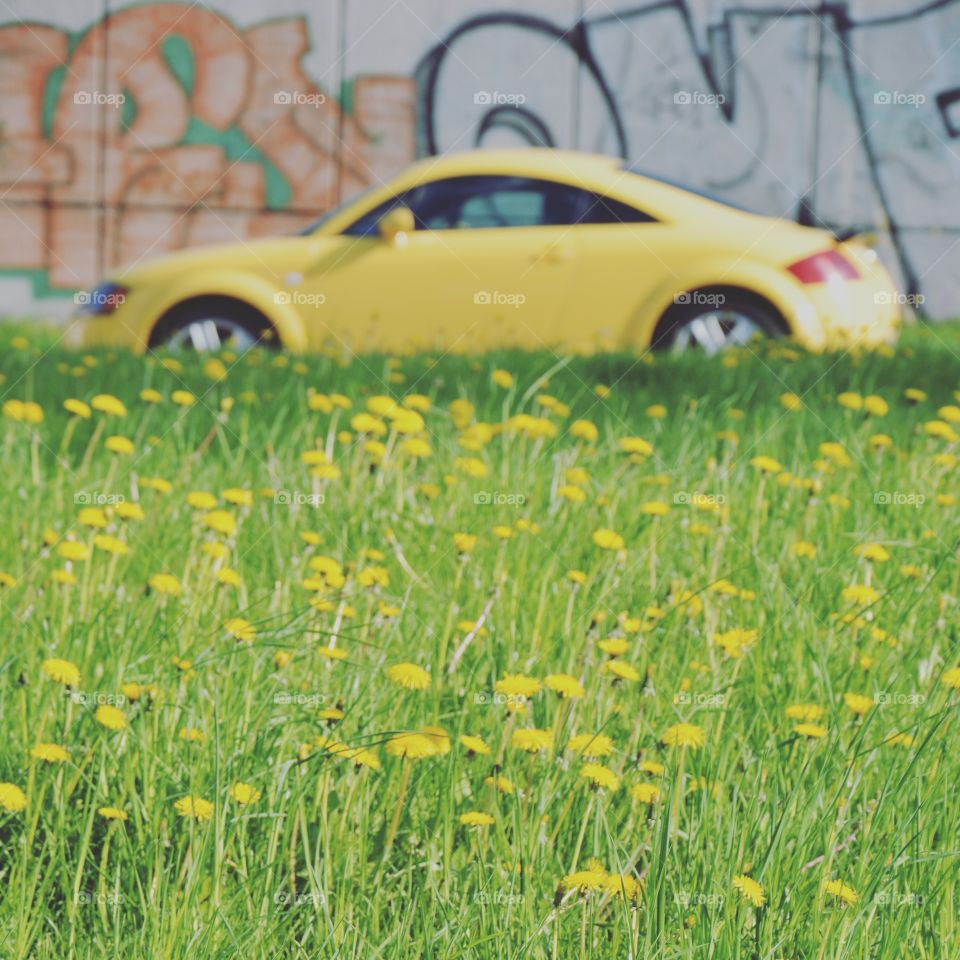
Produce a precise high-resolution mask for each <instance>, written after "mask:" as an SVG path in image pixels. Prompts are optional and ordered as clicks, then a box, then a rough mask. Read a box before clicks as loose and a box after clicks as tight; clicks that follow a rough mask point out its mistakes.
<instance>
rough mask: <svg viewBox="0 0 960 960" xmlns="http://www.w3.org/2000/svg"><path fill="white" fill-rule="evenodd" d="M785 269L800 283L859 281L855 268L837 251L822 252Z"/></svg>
mask: <svg viewBox="0 0 960 960" xmlns="http://www.w3.org/2000/svg"><path fill="white" fill-rule="evenodd" d="M787 269H788V270H789V271H790V272H791V273H792V274H793V275H794V276H795V277H796V278H797V279H798V280H799V281H800V282H801V283H826V282H827V281H828V280H832V279H834V278H837V279H838V280H859V279H860V274H859V273H858V272H857V268H856V267H855V266H854V265H853V264H852V263H851V262H850V261H849V260H848V259H847V258H846V257H845V256H844V255H843V254H842V253H841V252H840V251H839V250H824V251H823V252H822V253H815V254H814V255H813V256H812V257H806V258H805V259H803V260H798V261H797V262H796V263H791V264H790V266H789V267H787Z"/></svg>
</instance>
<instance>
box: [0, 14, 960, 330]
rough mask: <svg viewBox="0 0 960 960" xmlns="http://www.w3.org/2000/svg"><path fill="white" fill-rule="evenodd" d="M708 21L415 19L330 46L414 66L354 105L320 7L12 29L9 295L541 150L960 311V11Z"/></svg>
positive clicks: (374, 74) (0, 170)
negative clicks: (420, 162) (731, 208)
mask: <svg viewBox="0 0 960 960" xmlns="http://www.w3.org/2000/svg"><path fill="white" fill-rule="evenodd" d="M693 2H694V0H647V2H642V3H638V4H637V5H635V6H624V7H622V8H617V9H615V10H610V8H608V7H604V8H603V12H602V13H601V14H599V15H593V14H591V15H588V16H586V17H584V18H582V19H579V20H577V19H576V18H575V17H574V19H573V22H572V23H571V22H564V21H562V20H561V19H559V18H558V17H557V14H556V12H555V11H556V9H557V6H558V3H557V0H534V2H532V3H530V4H529V6H528V8H527V9H531V8H538V7H539V8H541V9H542V10H543V13H542V15H537V14H535V13H532V12H525V13H519V12H497V11H496V10H495V9H494V10H491V9H490V8H489V7H488V5H487V4H488V0H462V3H461V4H459V5H458V11H462V12H458V13H457V14H455V15H454V14H451V13H450V12H449V11H448V10H447V9H446V8H444V10H443V13H442V16H443V18H444V19H443V25H442V26H441V25H439V24H432V25H431V26H430V29H429V30H427V31H426V32H424V31H423V30H420V31H419V33H416V35H417V36H420V37H424V36H426V37H427V43H426V45H424V43H423V41H422V40H421V41H412V40H411V41H409V45H410V49H409V50H407V49H405V48H404V42H405V40H404V32H403V28H404V25H406V26H408V27H414V26H416V23H420V24H421V25H422V24H423V22H424V18H427V17H429V16H430V14H429V13H428V11H427V7H428V4H426V2H425V0H423V2H421V0H410V4H404V5H400V9H398V10H397V11H396V12H394V14H393V17H394V19H393V20H390V18H388V17H386V16H385V15H384V16H383V17H380V16H379V14H378V16H377V17H376V18H374V19H377V20H379V19H383V20H384V22H385V23H387V24H388V25H387V26H384V27H381V28H380V29H379V30H378V29H376V28H374V26H370V27H368V28H367V29H363V30H359V31H357V33H358V35H357V36H350V35H348V33H347V31H346V30H344V34H343V36H341V37H339V38H338V42H339V48H338V50H337V51H333V50H332V45H328V46H331V58H336V59H337V60H338V61H339V60H342V59H343V58H344V57H345V56H346V54H347V52H348V51H349V52H350V53H351V58H352V59H353V60H354V61H358V62H361V63H363V64H377V63H378V62H379V61H380V60H381V59H382V56H381V54H382V51H383V49H384V44H389V46H390V49H391V50H398V49H399V50H400V51H401V53H402V56H401V57H400V58H399V62H400V63H401V68H400V69H399V70H395V71H394V72H393V73H389V74H387V73H384V72H382V71H379V70H374V71H369V72H366V73H364V72H359V71H355V73H354V75H353V76H352V78H350V79H349V81H348V82H347V81H346V79H345V80H344V82H340V81H338V82H337V84H336V85H337V87H338V89H336V90H335V91H331V90H330V89H329V88H327V87H324V86H323V85H321V84H319V83H318V82H316V81H315V80H314V79H313V78H312V77H311V76H310V74H309V72H308V71H307V70H305V68H304V67H303V65H302V64H303V61H304V59H305V57H306V56H307V55H308V54H310V53H311V52H314V53H315V52H316V51H315V49H314V48H313V46H312V44H314V43H315V42H316V41H317V40H318V39H325V38H322V37H320V35H319V34H320V31H319V30H318V29H317V27H316V17H315V16H314V14H313V11H312V10H311V8H310V7H309V5H307V4H304V15H303V16H302V17H279V18H267V17H266V15H264V17H263V18H260V19H258V18H257V17H258V15H255V16H254V17H253V19H254V21H255V22H254V23H253V25H247V26H244V27H241V26H239V25H238V24H237V23H235V22H234V21H233V20H232V19H230V18H229V17H228V16H227V15H226V14H225V13H217V12H214V11H213V10H211V9H209V8H207V7H201V6H198V5H196V4H191V5H187V4H184V3H176V2H165V3H149V2H148V3H145V4H143V5H139V6H131V7H127V8H125V9H122V10H119V11H117V12H112V13H110V14H109V16H106V17H104V18H102V19H100V20H97V21H96V22H94V23H91V24H90V25H89V26H88V28H87V29H85V30H84V31H82V32H80V33H74V32H71V31H68V30H65V29H63V28H62V27H60V26H56V25H53V24H39V23H24V22H17V23H10V24H7V25H0V273H4V274H13V275H25V276H29V277H31V278H32V279H33V280H34V286H35V288H36V289H37V291H38V293H43V292H49V291H73V290H75V289H77V288H80V287H84V286H87V285H89V284H90V283H92V282H94V281H95V280H96V279H97V278H98V277H99V276H100V275H101V274H102V272H103V271H104V270H105V269H108V268H110V267H113V266H116V265H120V264H124V263H129V262H135V261H137V260H140V259H143V258H145V257H148V256H152V255H156V254H159V253H162V252H165V251H168V250H172V249H178V248H180V247H185V246H190V245H195V244H200V243H207V242H214V241H230V240H236V239H244V238H248V237H257V236H262V235H265V234H276V233H284V232H291V231H292V230H295V229H297V228H299V227H300V226H302V225H303V224H304V223H306V222H309V220H311V219H312V218H314V217H316V216H317V215H318V214H320V213H322V212H324V211H325V210H327V209H328V208H329V207H331V206H332V205H334V204H335V203H337V202H339V201H340V200H341V199H343V198H345V197H349V196H351V195H353V194H355V193H356V192H358V191H359V190H361V189H363V188H364V187H366V186H368V185H372V184H376V183H379V182H381V181H383V180H385V179H387V178H388V177H389V176H391V175H393V174H394V173H396V172H397V171H398V170H400V169H402V168H403V167H404V166H405V165H406V164H407V163H409V162H410V161H411V160H412V159H413V158H414V157H415V156H416V155H418V154H419V155H425V154H431V153H439V152H444V151H448V150H457V149H464V148H467V147H471V146H476V145H479V146H486V145H493V144H545V145H555V146H568V147H575V148H578V149H585V150H594V151H599V152H604V153H609V154H614V155H619V156H622V157H624V158H625V159H626V160H628V161H630V162H631V163H635V164H637V165H638V166H640V167H642V168H644V169H646V170H649V171H650V172H651V173H654V174H658V175H662V176H668V177H671V178H673V179H676V180H680V181H684V182H687V183H689V184H690V185H692V186H695V187H699V188H702V189H707V190H711V191H713V192H716V193H719V194H721V195H723V196H725V197H727V198H729V199H731V200H733V201H736V202H740V203H743V204H744V205H746V206H749V207H752V208H754V209H757V210H759V211H761V212H764V213H768V214H772V215H778V216H783V217H791V218H793V217H803V218H806V219H808V220H810V221H811V222H821V223H824V224H826V225H829V226H831V227H833V228H836V229H838V230H850V229H855V228H874V229H876V230H877V231H878V232H879V233H880V234H881V235H882V237H883V238H884V239H883V246H882V250H883V252H884V254H885V256H886V257H887V259H888V262H890V263H891V264H892V265H895V266H898V272H899V276H900V280H901V283H902V286H903V287H904V289H905V290H907V291H909V292H911V293H914V294H917V293H918V292H921V291H922V292H923V293H925V294H927V295H928V296H927V303H928V310H929V312H931V313H933V314H934V315H937V314H938V313H939V314H944V315H945V314H946V313H947V312H953V313H955V312H956V309H957V308H956V304H957V303H958V302H960V271H958V270H956V268H955V264H956V262H957V255H956V250H957V249H960V190H957V183H958V179H960V155H958V146H960V56H957V54H956V49H955V46H953V47H951V44H955V38H956V37H957V36H960V0H927V2H920V0H917V3H916V5H915V6H913V7H910V8H909V9H905V10H901V11H900V12H897V13H891V14H886V15H880V14H877V13H871V14H870V15H864V16H859V17H857V16H854V15H853V14H852V13H851V6H850V5H849V4H848V3H846V2H825V3H823V4H821V5H820V6H817V7H814V5H811V4H805V5H802V6H798V5H794V4H789V3H787V2H786V0H781V3H782V4H783V5H782V6H778V5H777V3H776V0H775V2H774V3H772V4H765V3H761V2H760V0H739V2H731V3H728V4H726V5H724V4H720V3H718V4H717V5H716V9H717V10H718V11H719V14H718V15H717V16H715V17H714V18H713V19H711V20H710V21H709V22H707V23H706V24H705V23H704V22H702V21H701V20H700V19H698V18H697V17H696V16H695V14H694V10H693V8H692V4H693ZM754 4H755V5H754ZM243 6H244V8H245V9H246V10H248V11H253V12H256V11H259V10H261V9H263V5H262V4H261V3H260V2H259V0H245V2H244V4H243ZM408 6H409V7H410V9H407V7H408ZM418 6H419V7H423V10H421V13H422V14H423V16H422V17H421V16H420V14H419V13H417V14H416V16H414V14H415V13H416V11H414V10H413V7H418ZM569 6H570V7H571V8H572V7H574V6H576V4H574V3H572V2H571V3H570V4H569ZM903 6H905V7H909V0H904V2H903ZM384 7H385V8H386V5H384ZM343 9H344V10H349V9H352V8H351V5H350V4H349V3H347V4H344V5H343ZM357 9H359V7H358V8H357ZM390 9H391V10H392V6H391V7H390ZM377 12H378V11H374V13H377ZM388 12H389V11H388ZM404 17H407V18H413V19H412V20H409V21H408V20H404ZM311 25H312V26H311ZM311 30H313V31H314V35H313V36H312V37H311ZM395 62H396V58H395ZM404 63H405V64H406V65H405V66H403V65H402V64H404ZM931 301H932V302H933V303H934V306H933V307H932V309H931V308H930V303H931Z"/></svg>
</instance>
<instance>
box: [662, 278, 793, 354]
mask: <svg viewBox="0 0 960 960" xmlns="http://www.w3.org/2000/svg"><path fill="white" fill-rule="evenodd" d="M684 297H685V298H686V300H685V302H681V303H678V304H677V305H676V306H674V307H673V308H672V309H671V310H670V311H669V312H668V313H667V314H666V315H665V316H664V318H663V320H662V321H661V322H660V326H659V327H658V328H657V331H656V333H655V334H654V338H653V346H654V347H656V348H658V349H667V350H671V351H673V352H675V353H683V352H685V351H688V350H696V351H699V352H701V353H705V354H707V355H708V356H712V355H713V354H716V353H719V352H720V351H721V350H725V349H727V348H728V347H742V346H745V345H746V344H748V343H749V342H750V341H751V340H753V339H754V338H758V337H780V336H783V334H784V332H785V331H784V326H783V321H782V320H781V319H780V317H779V316H778V315H777V313H776V312H775V311H774V310H773V308H771V307H769V306H768V305H767V304H765V303H763V302H761V301H759V300H755V299H753V298H752V297H749V296H741V295H736V294H710V293H701V294H698V293H691V294H685V295H684Z"/></svg>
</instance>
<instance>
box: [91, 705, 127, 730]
mask: <svg viewBox="0 0 960 960" xmlns="http://www.w3.org/2000/svg"><path fill="white" fill-rule="evenodd" d="M93 719H94V720H96V721H97V723H99V724H100V726H101V727H106V728H107V730H124V729H126V726H127V718H126V716H125V715H124V713H123V711H122V710H121V709H119V707H113V706H111V705H110V704H107V703H102V704H100V706H99V707H97V709H96V712H95V713H94V715H93Z"/></svg>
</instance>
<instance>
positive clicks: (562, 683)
mask: <svg viewBox="0 0 960 960" xmlns="http://www.w3.org/2000/svg"><path fill="white" fill-rule="evenodd" d="M543 685H544V686H545V687H546V688H547V689H548V690H552V691H553V692H554V693H555V694H557V695H558V696H559V697H561V698H562V699H564V700H578V699H579V698H580V697H582V696H583V695H584V693H585V692H586V691H585V690H584V689H583V684H581V683H580V681H579V680H578V679H577V678H576V677H571V676H570V674H568V673H552V674H550V676H548V677H544V680H543Z"/></svg>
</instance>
